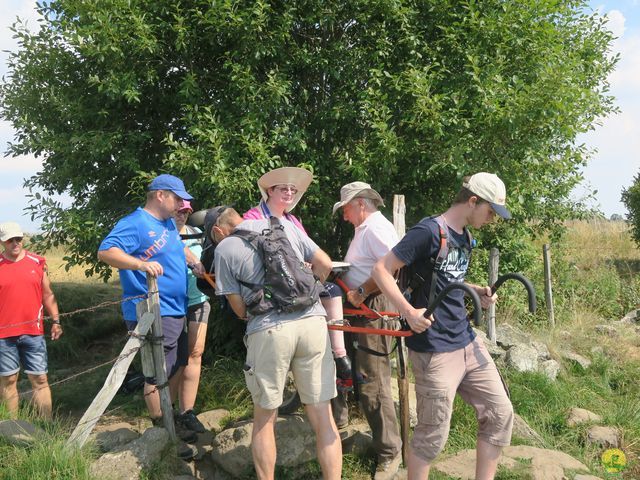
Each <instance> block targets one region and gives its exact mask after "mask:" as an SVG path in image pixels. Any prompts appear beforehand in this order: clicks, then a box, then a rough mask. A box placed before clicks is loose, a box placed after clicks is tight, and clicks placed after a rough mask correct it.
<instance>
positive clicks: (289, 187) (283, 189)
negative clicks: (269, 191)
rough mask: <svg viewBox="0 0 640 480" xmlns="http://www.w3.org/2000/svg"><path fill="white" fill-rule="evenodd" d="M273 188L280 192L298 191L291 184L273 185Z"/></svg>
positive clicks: (294, 192)
mask: <svg viewBox="0 0 640 480" xmlns="http://www.w3.org/2000/svg"><path fill="white" fill-rule="evenodd" d="M273 188H274V189H276V190H278V191H279V192H280V193H287V192H291V193H292V194H293V195H295V194H296V193H298V189H297V188H296V187H294V186H293V185H278V186H276V187H273Z"/></svg>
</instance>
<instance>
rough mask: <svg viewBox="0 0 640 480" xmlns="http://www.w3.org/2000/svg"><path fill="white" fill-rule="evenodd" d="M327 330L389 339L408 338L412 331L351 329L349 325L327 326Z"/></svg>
mask: <svg viewBox="0 0 640 480" xmlns="http://www.w3.org/2000/svg"><path fill="white" fill-rule="evenodd" d="M327 327H328V328H329V330H342V331H343V332H353V333H365V334H368V335H387V336H389V337H410V336H411V335H413V331H412V330H389V329H386V328H367V327H352V326H351V325H327Z"/></svg>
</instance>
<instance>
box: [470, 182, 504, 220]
mask: <svg viewBox="0 0 640 480" xmlns="http://www.w3.org/2000/svg"><path fill="white" fill-rule="evenodd" d="M462 186H463V187H464V188H466V189H468V190H470V191H471V192H473V193H475V194H476V195H477V196H478V197H480V198H482V199H483V200H486V201H487V202H489V203H490V204H491V207H492V208H493V210H494V211H495V212H496V213H497V214H498V215H500V216H501V217H502V218H504V219H505V220H509V219H510V218H511V214H510V213H509V210H507V208H506V207H505V203H506V200H507V189H506V188H505V186H504V182H503V181H502V180H500V179H499V178H498V176H497V175H495V174H493V173H487V172H480V173H476V174H474V175H471V178H469V181H467V182H464V183H463V184H462Z"/></svg>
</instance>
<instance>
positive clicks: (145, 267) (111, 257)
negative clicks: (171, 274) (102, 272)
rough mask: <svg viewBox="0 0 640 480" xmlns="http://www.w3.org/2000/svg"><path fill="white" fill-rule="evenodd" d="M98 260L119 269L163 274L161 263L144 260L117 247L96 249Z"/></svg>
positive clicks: (155, 275)
mask: <svg viewBox="0 0 640 480" xmlns="http://www.w3.org/2000/svg"><path fill="white" fill-rule="evenodd" d="M98 260H100V261H101V262H104V263H106V264H107V265H110V266H112V267H115V268H118V269H120V270H140V271H141V272H146V273H149V274H151V275H153V276H154V277H157V276H159V275H162V274H163V269H162V265H160V264H159V263H158V262H145V261H144V260H140V259H139V258H136V257H134V256H131V255H129V254H128V253H125V252H124V251H122V250H121V249H119V248H118V247H111V248H109V249H107V250H98Z"/></svg>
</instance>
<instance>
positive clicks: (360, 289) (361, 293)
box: [357, 285, 367, 298]
mask: <svg viewBox="0 0 640 480" xmlns="http://www.w3.org/2000/svg"><path fill="white" fill-rule="evenodd" d="M357 292H358V295H360V296H361V297H362V298H367V292H365V291H364V287H363V286H362V285H360V286H359V287H358V290H357Z"/></svg>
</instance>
